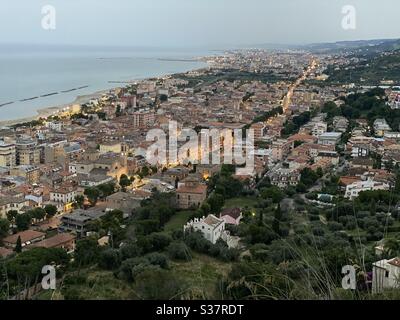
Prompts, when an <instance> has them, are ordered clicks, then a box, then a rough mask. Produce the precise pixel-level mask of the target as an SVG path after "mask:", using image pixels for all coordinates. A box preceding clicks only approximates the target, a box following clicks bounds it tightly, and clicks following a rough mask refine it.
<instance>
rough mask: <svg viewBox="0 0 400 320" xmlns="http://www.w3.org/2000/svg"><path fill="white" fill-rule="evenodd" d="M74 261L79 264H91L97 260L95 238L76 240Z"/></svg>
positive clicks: (97, 250)
mask: <svg viewBox="0 0 400 320" xmlns="http://www.w3.org/2000/svg"><path fill="white" fill-rule="evenodd" d="M74 258H75V262H76V263H77V264H78V265H79V266H85V265H89V264H93V263H95V262H97V261H98V258H99V247H98V245H97V241H96V240H95V239H90V238H88V239H83V240H80V241H78V242H77V244H76V249H75V254H74Z"/></svg>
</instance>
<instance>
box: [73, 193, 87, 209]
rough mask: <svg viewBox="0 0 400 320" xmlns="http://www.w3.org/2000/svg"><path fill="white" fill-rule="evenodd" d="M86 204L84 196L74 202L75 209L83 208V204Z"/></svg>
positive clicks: (76, 198) (78, 197) (77, 197)
mask: <svg viewBox="0 0 400 320" xmlns="http://www.w3.org/2000/svg"><path fill="white" fill-rule="evenodd" d="M84 202H85V197H84V196H82V195H79V196H76V197H75V202H74V207H75V208H76V209H78V208H83V204H84Z"/></svg>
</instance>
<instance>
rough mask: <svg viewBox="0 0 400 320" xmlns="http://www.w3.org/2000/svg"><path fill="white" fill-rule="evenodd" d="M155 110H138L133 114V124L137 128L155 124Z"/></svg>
mask: <svg viewBox="0 0 400 320" xmlns="http://www.w3.org/2000/svg"><path fill="white" fill-rule="evenodd" d="M154 121H155V114H154V111H138V112H135V113H134V114H133V125H134V126H135V127H136V128H144V127H150V126H152V125H153V124H154Z"/></svg>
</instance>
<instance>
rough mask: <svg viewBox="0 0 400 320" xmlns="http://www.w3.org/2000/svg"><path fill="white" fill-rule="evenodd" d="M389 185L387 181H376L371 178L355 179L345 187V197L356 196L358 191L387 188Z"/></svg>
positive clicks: (352, 197)
mask: <svg viewBox="0 0 400 320" xmlns="http://www.w3.org/2000/svg"><path fill="white" fill-rule="evenodd" d="M389 188H390V186H389V184H388V183H384V182H378V181H374V180H371V179H368V180H365V181H355V182H353V183H351V184H349V185H348V186H347V187H346V193H345V196H344V197H345V198H348V199H350V200H352V199H354V198H357V197H358V195H359V193H360V192H362V191H369V190H389Z"/></svg>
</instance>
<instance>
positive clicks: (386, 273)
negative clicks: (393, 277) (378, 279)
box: [385, 270, 389, 278]
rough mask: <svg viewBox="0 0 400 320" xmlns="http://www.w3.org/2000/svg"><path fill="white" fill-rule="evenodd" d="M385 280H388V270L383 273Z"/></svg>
mask: <svg viewBox="0 0 400 320" xmlns="http://www.w3.org/2000/svg"><path fill="white" fill-rule="evenodd" d="M385 278H389V271H388V270H386V271H385Z"/></svg>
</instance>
